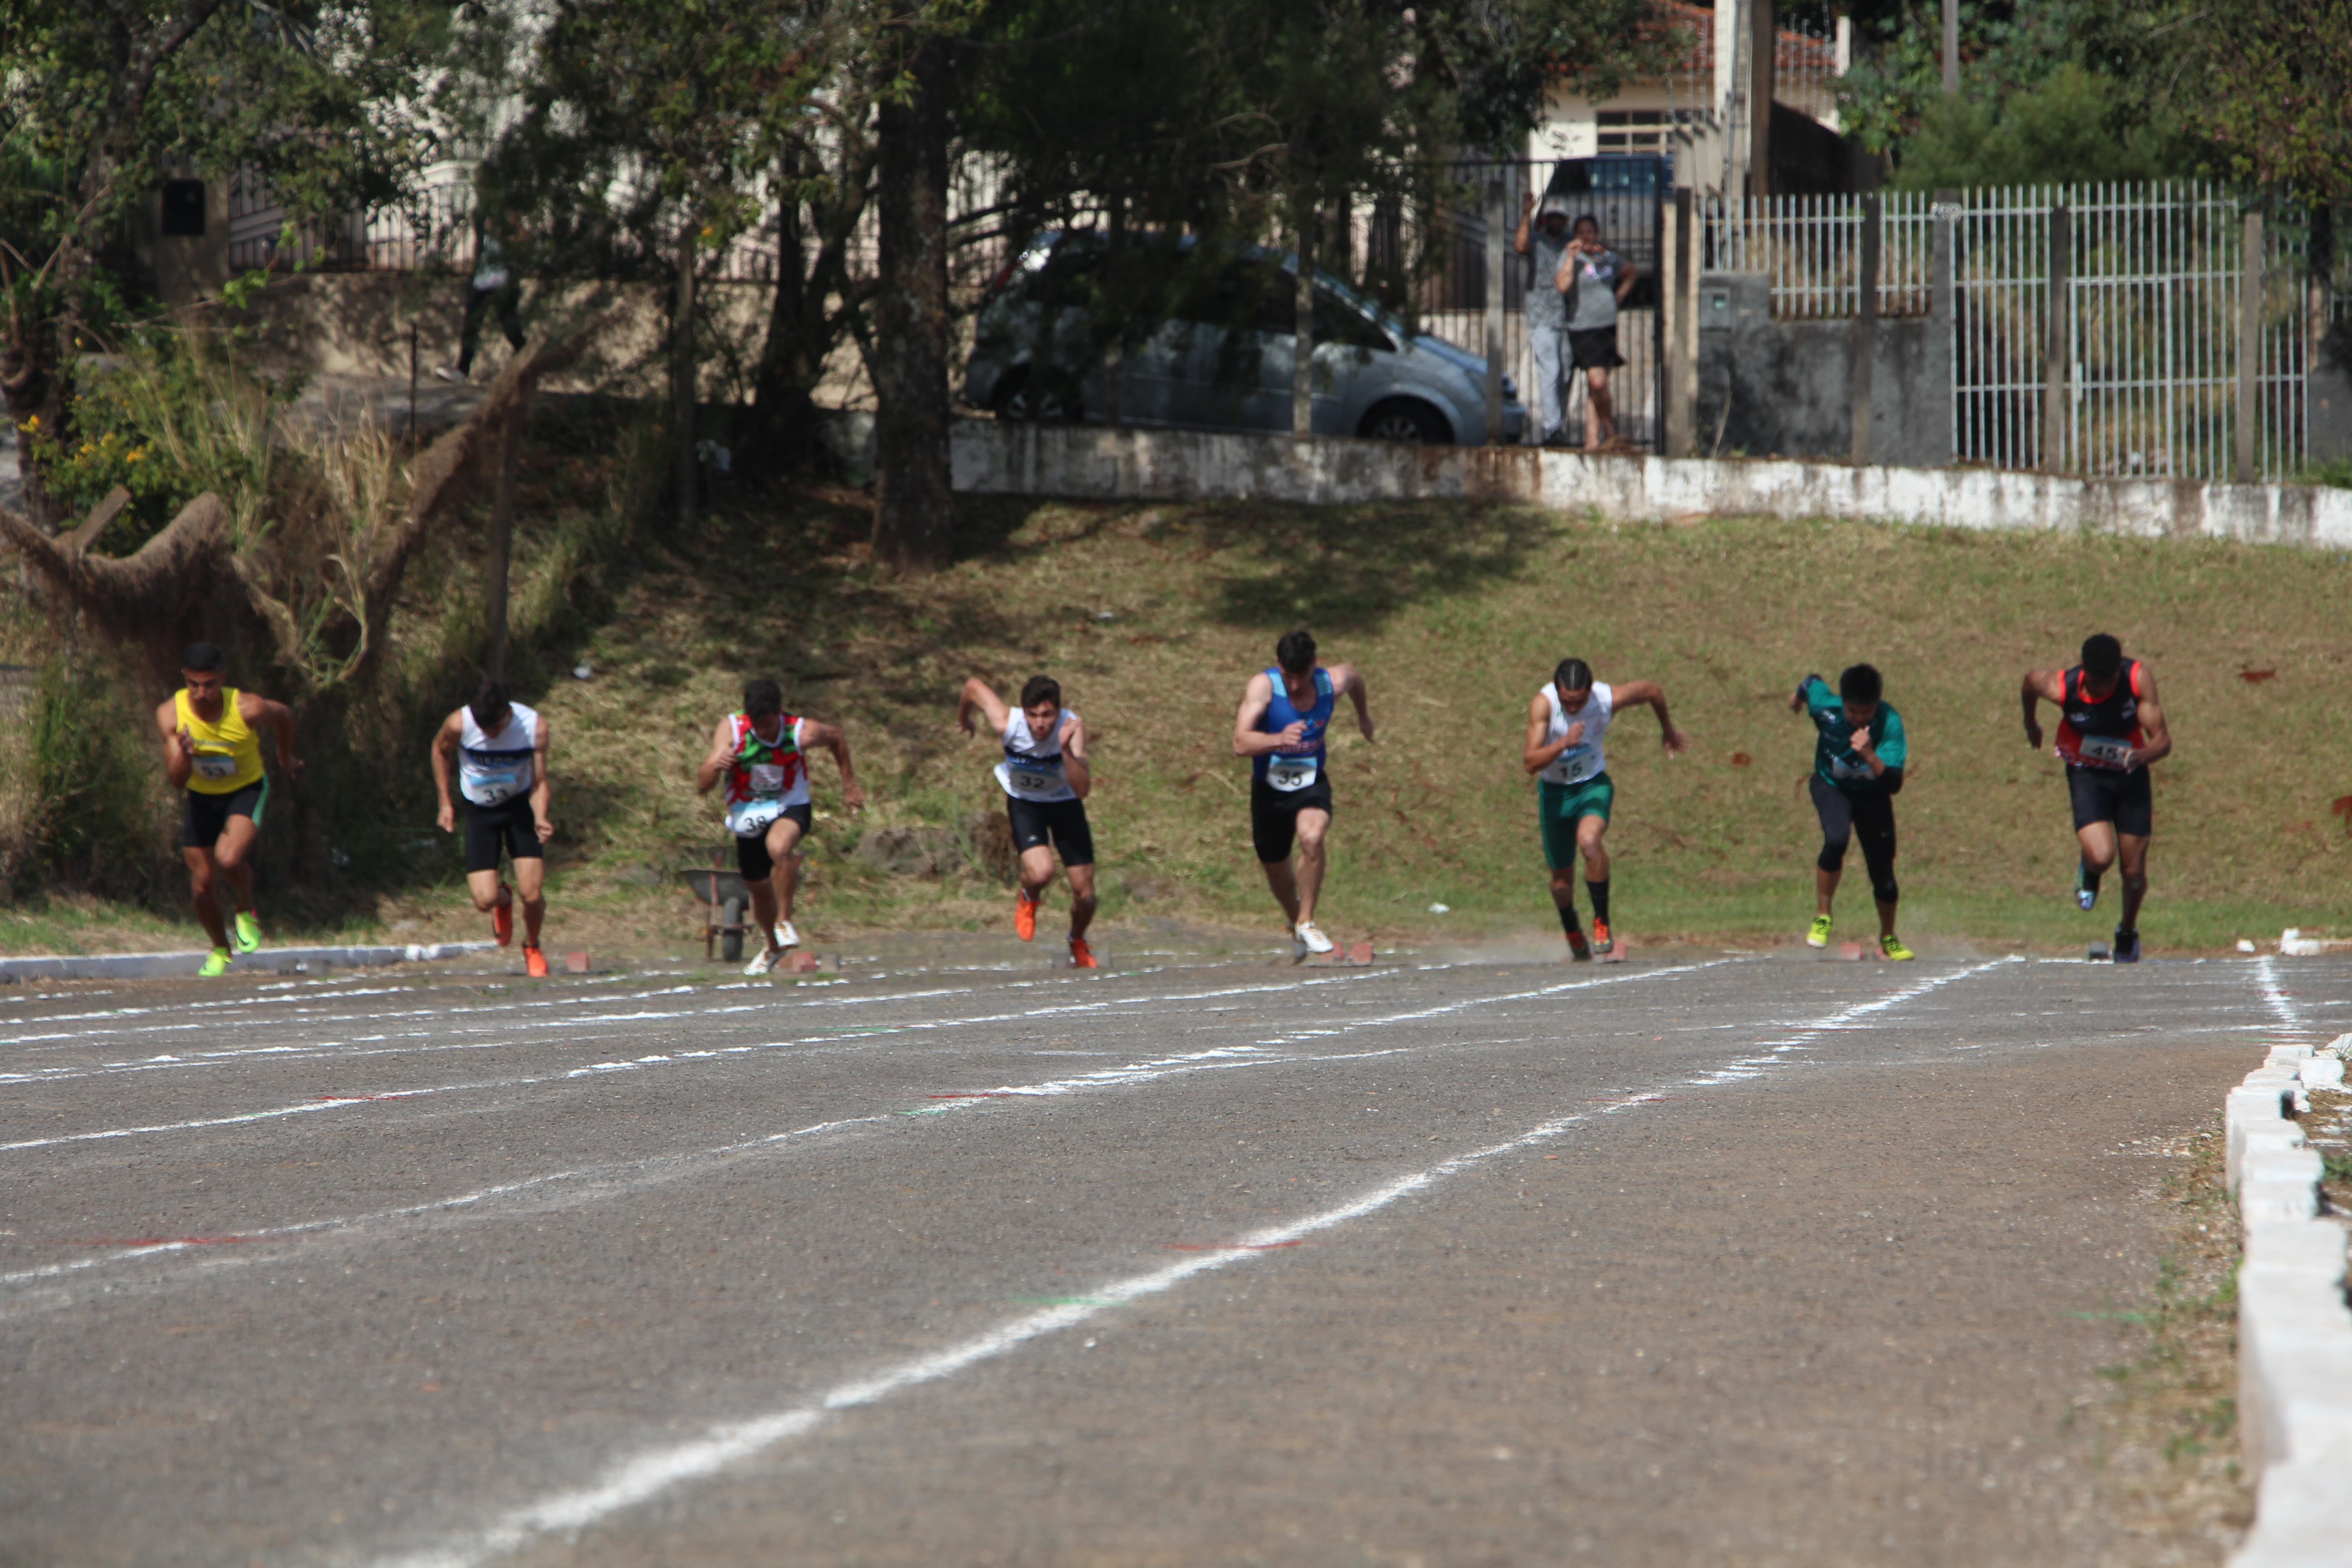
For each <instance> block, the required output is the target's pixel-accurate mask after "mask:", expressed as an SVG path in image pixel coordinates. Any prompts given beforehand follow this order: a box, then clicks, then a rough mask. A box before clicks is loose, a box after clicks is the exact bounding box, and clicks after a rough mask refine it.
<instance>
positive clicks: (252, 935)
mask: <svg viewBox="0 0 2352 1568" xmlns="http://www.w3.org/2000/svg"><path fill="white" fill-rule="evenodd" d="M235 941H236V950H237V952H260V951H261V917H260V916H259V915H249V914H247V913H246V912H245V911H244V910H237V912H236V936H235Z"/></svg>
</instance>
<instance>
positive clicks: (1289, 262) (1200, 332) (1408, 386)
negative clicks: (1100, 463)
mask: <svg viewBox="0 0 2352 1568" xmlns="http://www.w3.org/2000/svg"><path fill="white" fill-rule="evenodd" d="M1129 243H1130V245H1131V246H1132V247H1133V248H1132V249H1131V251H1130V252H1129V255H1128V257H1127V258H1126V260H1127V265H1125V266H1124V267H1122V268H1119V269H1118V270H1119V278H1118V282H1117V284H1116V286H1115V287H1107V286H1106V284H1107V279H1108V273H1109V272H1110V270H1111V269H1110V268H1109V267H1108V262H1109V259H1110V254H1111V253H1110V247H1109V246H1108V243H1107V241H1106V240H1105V238H1104V237H1103V236H1102V235H1100V234H1099V233H1088V232H1085V231H1076V230H1055V231H1050V232H1048V233H1045V234H1042V235H1040V236H1038V237H1036V238H1035V239H1034V240H1033V241H1032V242H1031V243H1030V244H1029V246H1028V247H1027V248H1025V249H1024V250H1023V251H1022V253H1021V255H1020V256H1019V257H1018V258H1016V259H1015V260H1014V261H1013V263H1012V264H1011V265H1010V266H1008V267H1007V268H1005V269H1004V270H1003V273H1001V274H999V276H998V278H997V279H996V281H995V283H994V284H993V285H992V289H991V291H990V294H989V298H988V300H987V302H986V303H985V304H984V305H982V308H981V311H980V316H979V320H978V321H977V322H976V323H975V325H974V330H973V337H972V353H971V363H969V364H968V365H967V366H966V367H965V371H964V397H965V399H966V400H967V401H968V402H970V403H971V404H972V405H976V406H978V407H982V408H987V409H990V410H992V411H993V412H994V413H995V414H996V416H998V417H999V418H1003V419H1033V420H1042V421H1048V422H1053V423H1076V422H1079V421H1086V422H1090V423H1099V422H1100V421H1101V420H1102V419H1103V418H1104V416H1105V412H1106V408H1107V399H1106V393H1107V391H1108V385H1107V382H1106V373H1105V366H1106V364H1107V363H1108V362H1109V360H1110V358H1111V350H1112V349H1113V347H1114V346H1115V347H1116V350H1117V359H1118V366H1119V372H1120V374H1119V417H1120V419H1121V421H1122V422H1123V423H1126V424H1129V425H1139V426H1163V427H1169V426H1172V427H1180V428H1190V429H1199V430H1274V431H1284V432H1287V431H1288V430H1289V429H1290V412H1291V368H1292V364H1293V362H1294V356H1295V353H1296V349H1297V331H1296V327H1297V277H1298V261H1297V257H1295V256H1290V255H1286V254H1283V253H1280V252H1277V251H1274V250H1269V249H1266V248H1265V247H1249V248H1247V249H1236V250H1232V251H1227V252H1217V253H1211V252H1207V251H1203V250H1202V249H1201V248H1200V247H1198V246H1197V245H1196V244H1195V242H1194V241H1193V240H1192V238H1191V237H1184V238H1181V239H1173V240H1171V239H1168V238H1165V237H1156V236H1147V237H1139V238H1137V239H1133V240H1131V241H1130V242H1129ZM1114 297H1116V298H1118V299H1119V300H1122V301H1123V302H1121V303H1118V304H1114V303H1112V302H1111V301H1112V300H1113V299H1114ZM1313 386H1314V396H1315V434H1317V435H1318V436H1363V437H1372V438H1374V439H1379V440H1389V441H1417V442H1422V443H1424V444H1427V445H1431V446H1445V445H1453V444H1456V443H1458V444H1461V445H1465V446H1482V445H1484V444H1486V440H1487V431H1486V361H1485V360H1484V359H1481V358H1480V357H1479V356H1478V355H1476V354H1474V353H1470V352H1469V351H1468V350H1466V349H1462V348H1458V347H1456V346H1455V345H1454V344H1453V343H1450V342H1445V341H1444V339H1443V338H1433V337H1426V336H1423V337H1415V336H1413V335H1412V334H1411V333H1409V332H1407V331H1406V330H1405V328H1404V325H1403V323H1402V322H1401V321H1398V320H1397V319H1396V318H1395V317H1394V316H1391V315H1390V314H1389V313H1388V312H1387V311H1385V310H1381V308H1380V307H1379V306H1378V305H1376V304H1374V303H1373V302H1371V301H1370V300H1366V299H1364V298H1363V296H1361V295H1360V294H1359V293H1357V292H1356V291H1355V290H1354V289H1349V287H1348V286H1347V285H1346V284H1345V283H1342V282H1340V281H1339V279H1335V278H1332V277H1330V276H1329V275H1328V274H1326V273H1322V272H1318V273H1317V274H1316V276H1315V369H1314V379H1313ZM1526 427H1527V409H1526V407H1525V406H1524V405H1521V404H1520V402H1519V400H1518V392H1517V388H1516V387H1514V386H1513V385H1512V384H1511V381H1510V378H1509V377H1507V376H1506V377H1505V378H1504V380H1503V430H1502V438H1503V439H1504V440H1506V441H1510V442H1516V441H1517V440H1518V439H1519V437H1520V433H1521V432H1522V431H1524V430H1525V429H1526Z"/></svg>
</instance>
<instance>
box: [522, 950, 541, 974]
mask: <svg viewBox="0 0 2352 1568" xmlns="http://www.w3.org/2000/svg"><path fill="white" fill-rule="evenodd" d="M522 972H523V973H525V974H528V975H530V977H531V978H532V979H533V980H544V979H546V978H547V954H545V953H543V952H541V951H540V950H539V949H537V948H535V947H526V948H524V949H523V950H522Z"/></svg>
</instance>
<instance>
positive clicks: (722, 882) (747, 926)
mask: <svg viewBox="0 0 2352 1568" xmlns="http://www.w3.org/2000/svg"><path fill="white" fill-rule="evenodd" d="M725 853H726V852H725V851H724V850H716V849H714V850H713V851H711V854H710V869H709V870H708V871H705V870H701V869H696V870H692V871H681V872H679V873H678V875H679V876H681V877H684V878H685V879H686V885H687V886H688V888H691V889H694V897H695V900H696V901H697V902H698V903H699V904H701V905H702V907H703V910H704V914H703V921H702V956H703V958H704V959H705V960H706V961H708V960H709V957H710V955H711V954H710V950H711V947H712V945H713V944H714V943H715V944H716V945H717V947H718V949H719V957H720V958H723V959H725V960H726V961H727V962H728V963H736V962H738V961H739V960H740V959H741V958H742V956H743V933H744V932H745V931H750V930H751V921H750V919H749V918H748V917H749V915H750V913H751V889H750V888H748V887H746V886H745V885H744V882H743V878H742V876H741V874H740V872H735V871H730V870H728V869H726V868H725V867H724V864H723V863H722V861H721V859H720V857H721V856H722V855H724V854H725ZM763 941H764V939H763Z"/></svg>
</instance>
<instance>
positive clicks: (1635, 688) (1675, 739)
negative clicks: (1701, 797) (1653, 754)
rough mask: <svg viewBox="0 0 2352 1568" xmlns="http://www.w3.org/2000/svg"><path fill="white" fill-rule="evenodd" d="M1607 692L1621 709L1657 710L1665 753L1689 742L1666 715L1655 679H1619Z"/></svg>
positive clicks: (1663, 693)
mask: <svg viewBox="0 0 2352 1568" xmlns="http://www.w3.org/2000/svg"><path fill="white" fill-rule="evenodd" d="M1609 692H1610V695H1611V696H1612V698H1613V699H1614V700H1615V701H1616V703H1617V706H1618V707H1619V708H1621V709H1622V708H1638V707H1643V706H1648V707H1651V708H1654V709H1656V710H1658V739H1659V740H1660V741H1661V742H1664V745H1665V748H1666V755H1668V756H1670V757H1671V756H1673V755H1675V753H1676V752H1680V751H1682V750H1683V749H1684V748H1685V747H1686V746H1688V745H1689V744H1690V737H1689V736H1688V735H1685V734H1684V733H1683V732H1682V731H1680V730H1677V729H1675V721H1674V720H1672V719H1671V718H1669V717H1667V715H1666V691H1665V688H1664V687H1662V686H1660V685H1659V684H1658V683H1657V682H1656V681H1654V680H1621V681H1619V682H1617V683H1616V684H1614V685H1612V686H1611V687H1610V688H1609ZM1540 700H1541V699H1540V698H1538V701H1540Z"/></svg>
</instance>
